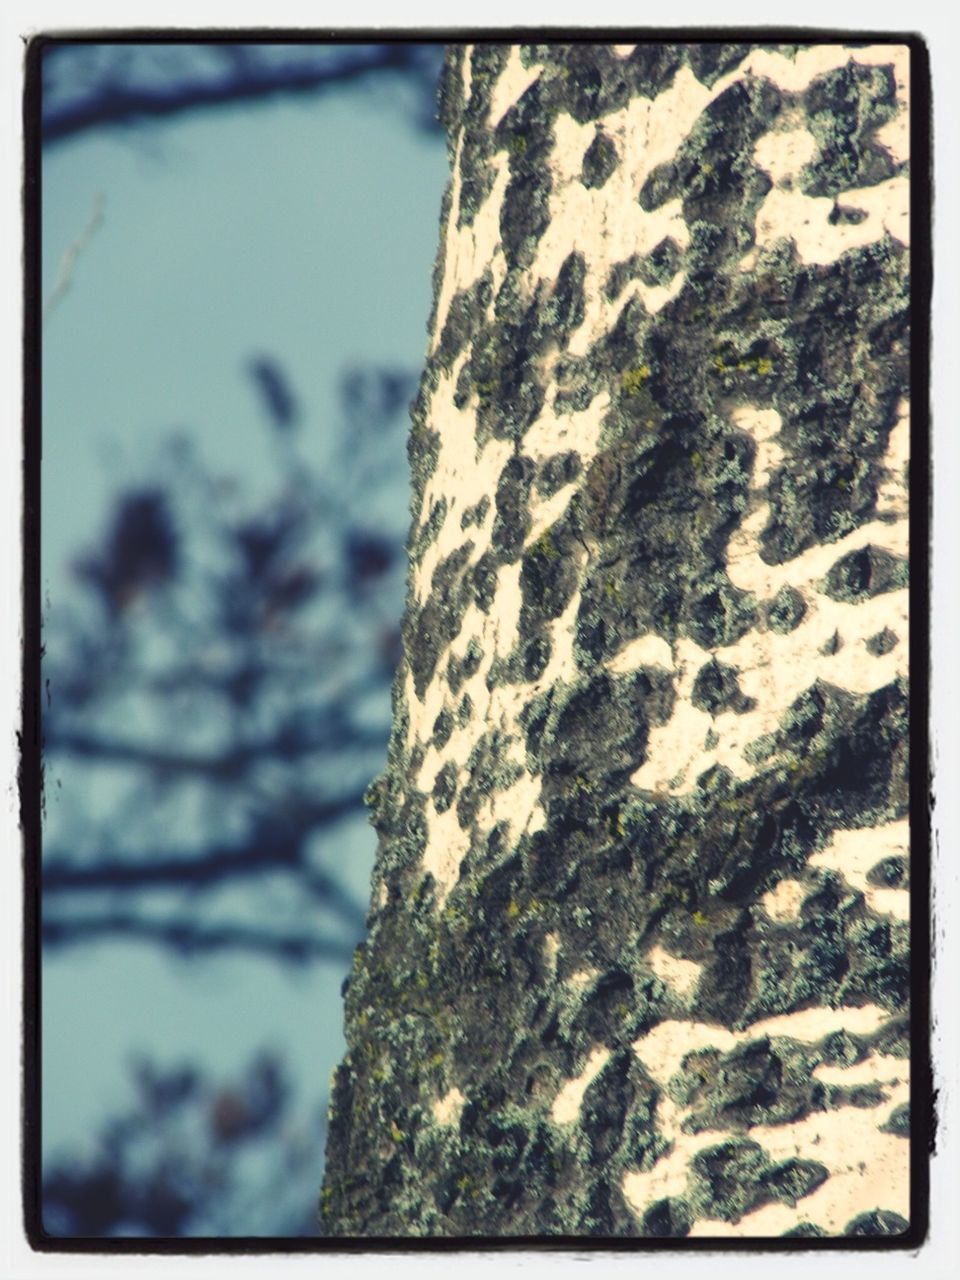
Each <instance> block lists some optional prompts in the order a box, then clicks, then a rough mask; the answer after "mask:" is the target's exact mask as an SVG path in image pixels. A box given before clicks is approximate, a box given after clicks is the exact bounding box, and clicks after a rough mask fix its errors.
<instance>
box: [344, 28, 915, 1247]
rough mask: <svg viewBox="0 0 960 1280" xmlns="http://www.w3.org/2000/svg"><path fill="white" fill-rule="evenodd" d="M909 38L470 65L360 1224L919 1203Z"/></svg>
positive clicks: (377, 896) (570, 1225) (410, 643)
mask: <svg viewBox="0 0 960 1280" xmlns="http://www.w3.org/2000/svg"><path fill="white" fill-rule="evenodd" d="M908 67H909V49H907V48H904V47H902V46H896V45H886V46H872V47H863V46H861V47H855V48H849V49H848V48H843V47H841V46H839V45H822V44H821V45H814V46H795V45H794V46H789V47H787V46H778V47H759V46H749V45H730V44H728V45H719V44H714V45H691V46H671V45H655V44H654V45H638V46H623V47H619V46H618V47H610V46H596V45H533V46H528V47H499V46H491V45H480V46H476V47H474V48H473V49H467V50H463V49H460V48H458V49H454V50H452V51H451V52H450V54H449V56H448V60H447V66H446V69H445V73H444V82H443V85H442V91H441V110H442V115H443V118H444V122H445V125H446V128H447V130H448V138H449V150H450V158H451V162H452V169H453V174H452V180H451V182H450V185H449V188H448V191H447V195H446V197H445V199H444V205H443V211H442V215H441V226H442V242H441V247H440V254H439V259H438V262H437V267H436V271H435V280H434V284H435V301H434V310H433V315H432V318H431V322H430V331H431V335H432V336H431V340H430V348H429V355H428V358H427V362H426V369H425V372H424V374H423V379H422V383H421V387H420V392H419V395H418V398H417V401H416V402H415V404H414V406H413V426H412V431H411V436H410V460H411V467H412V473H413V487H414V494H413V503H412V511H413V525H412V531H411V536H410V544H409V554H410V585H409V595H408V601H407V607H406V616H405V625H404V638H405V657H404V659H403V661H402V662H401V665H400V669H399V671H398V674H397V678H396V683H395V689H394V697H395V718H394V727H393V734H392V739H391V745H390V753H389V763H388V767H387V770H386V772H385V774H384V775H383V777H381V778H380V779H378V780H377V782H376V783H375V784H374V785H373V786H372V787H371V789H370V793H369V796H368V799H369V803H370V805H371V807H372V810H373V821H374V824H375V826H376V828H377V831H378V833H379V849H378V855H377V862H376V867H375V871H374V876H373V897H372V905H371V909H370V917H369V922H370V934H369V938H368V940H367V942H366V943H365V944H364V945H363V946H361V947H360V948H358V951H357V955H356V957H355V963H354V967H353V971H352V974H351V976H350V978H349V980H348V984H347V988H346V1010H347V1011H346V1034H347V1041H348V1052H347V1056H346V1058H345V1060H344V1062H343V1064H342V1065H341V1066H340V1068H339V1069H338V1071H337V1073H336V1076H335V1083H334V1088H333V1095H332V1101H331V1121H330V1137H329V1145H328V1155H327V1160H328V1165H327V1176H326V1183H325V1186H324V1191H323V1195H322V1197H321V1201H322V1203H321V1212H322V1219H323V1223H324V1229H325V1231H327V1232H328V1233H331V1234H335V1235H343V1234H349V1235H356V1236H367V1235H372V1236H384V1235H386V1236H418V1235H419V1236H443V1235H457V1236H471V1235H487V1236H514V1235H518V1234H519V1235H533V1236H550V1235H557V1234H560V1235H568V1236H569V1235H572V1236H594V1235H601V1236H620V1235H645V1236H682V1235H690V1236H715V1237H726V1236H732V1235H749V1236H779V1235H784V1234H786V1235H838V1234H850V1233H853V1234H897V1233H900V1232H903V1231H905V1230H906V1229H907V1225H908V1218H909V1208H908V1202H909V1179H908V1169H909V1160H908V1152H909V1141H908V1121H907V1116H908V1108H907V1103H908V1098H909V1091H908V1083H907V1078H908V1068H909V1058H908V1045H907V1028H908V1022H907V1010H906V1005H907V1000H908V996H909V969H908V936H907V930H908V925H907V902H908V894H907V891H906V885H907V859H908V823H907V814H908V774H907V746H908V741H907V735H908V703H907V686H906V675H907V640H908V634H907V585H906V584H907V578H906V569H907V560H906V552H907V491H906V458H907V450H908V442H909V427H908V416H907V415H908V396H909V362H908V345H907V344H908V333H907V326H908V317H909V311H908V251H907V248H906V244H907V240H908V216H907V214H908V192H909V178H908V176H907V169H906V164H907V155H906V150H907V140H908V129H907V87H908V86H907V81H908Z"/></svg>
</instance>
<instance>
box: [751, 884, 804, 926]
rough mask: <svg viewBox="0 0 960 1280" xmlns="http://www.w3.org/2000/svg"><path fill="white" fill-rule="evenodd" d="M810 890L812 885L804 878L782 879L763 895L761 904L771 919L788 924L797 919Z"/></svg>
mask: <svg viewBox="0 0 960 1280" xmlns="http://www.w3.org/2000/svg"><path fill="white" fill-rule="evenodd" d="M809 892H810V886H809V885H806V884H804V883H803V881H802V880H780V881H779V882H778V883H777V884H776V886H775V887H774V888H773V889H771V890H770V892H769V893H765V894H764V895H763V897H762V898H761V899H760V905H761V906H762V907H763V909H764V911H766V913H767V915H768V916H769V917H770V919H771V920H776V921H777V923H778V924H786V923H787V922H788V921H790V920H796V919H797V917H798V916H799V914H800V907H801V906H802V905H803V900H804V898H805V897H806V896H807V894H808V893H809Z"/></svg>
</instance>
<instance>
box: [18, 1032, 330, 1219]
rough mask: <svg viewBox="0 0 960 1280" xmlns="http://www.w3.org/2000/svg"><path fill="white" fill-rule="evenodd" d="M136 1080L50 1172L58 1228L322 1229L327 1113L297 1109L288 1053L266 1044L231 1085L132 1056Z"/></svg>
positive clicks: (50, 1209)
mask: <svg viewBox="0 0 960 1280" xmlns="http://www.w3.org/2000/svg"><path fill="white" fill-rule="evenodd" d="M131 1076H132V1083H133V1086H134V1088H133V1097H132V1100H131V1102H130V1105H129V1106H128V1107H127V1108H126V1109H125V1110H123V1111H121V1112H119V1113H118V1114H116V1115H114V1116H111V1117H110V1118H109V1119H108V1120H107V1121H106V1122H105V1124H104V1126H103V1127H102V1129H101V1130H100V1132H99V1133H98V1135H97V1136H96V1138H95V1139H94V1140H93V1141H92V1142H91V1143H90V1145H89V1148H88V1150H87V1151H86V1152H84V1153H82V1154H80V1155H75V1154H73V1153H70V1152H66V1153H64V1154H63V1155H61V1156H60V1157H58V1158H56V1159H54V1160H52V1161H51V1162H50V1163H49V1165H48V1167H47V1168H46V1170H45V1175H44V1180H43V1197H44V1222H45V1225H46V1228H47V1231H48V1233H49V1234H50V1235H51V1236H56V1237H77V1236H81V1237H83V1236H86V1237H105V1236H147V1237H153V1238H164V1237H177V1236H235V1235H258V1234H266V1235H277V1234H283V1235H289V1236H305V1235H314V1234H316V1233H317V1230H318V1228H317V1223H316V1211H315V1205H316V1153H317V1151H318V1150H319V1149H322V1142H323V1135H324V1132H325V1117H324V1110H323V1107H322V1106H320V1105H319V1104H317V1105H316V1106H315V1107H314V1108H313V1109H312V1110H308V1111H306V1112H304V1113H302V1114H301V1113H299V1112H297V1111H296V1110H295V1107H294V1104H293V1101H292V1098H293V1095H292V1090H291V1087H290V1083H289V1080H288V1078H287V1073H286V1069H285V1066H284V1062H283V1059H282V1058H281V1057H279V1056H278V1055H277V1054H275V1053H271V1052H268V1051H262V1052H261V1053H259V1054H257V1055H256V1056H255V1057H254V1058H253V1059H252V1060H251V1061H250V1062H249V1063H248V1064H247V1066H246V1068H245V1069H244V1070H243V1072H242V1073H240V1074H239V1075H238V1076H237V1077H236V1078H235V1079H230V1080H226V1081H221V1080H214V1079H212V1078H211V1077H210V1076H208V1075H206V1074H205V1073H203V1072H201V1071H199V1070H198V1069H197V1068H196V1067H194V1066H191V1065H190V1064H188V1063H177V1064H175V1065H172V1066H168V1067H163V1066H159V1065H158V1064H157V1063H155V1062H153V1061H151V1060H150V1059H149V1058H136V1059H134V1060H133V1061H132V1063H131Z"/></svg>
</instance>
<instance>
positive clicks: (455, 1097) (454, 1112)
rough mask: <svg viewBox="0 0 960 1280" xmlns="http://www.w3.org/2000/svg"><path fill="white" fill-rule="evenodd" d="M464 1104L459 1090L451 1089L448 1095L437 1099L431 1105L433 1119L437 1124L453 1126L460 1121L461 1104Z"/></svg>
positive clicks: (464, 1100)
mask: <svg viewBox="0 0 960 1280" xmlns="http://www.w3.org/2000/svg"><path fill="white" fill-rule="evenodd" d="M465 1102H466V1099H465V1098H464V1096H463V1094H462V1093H461V1092H460V1090H459V1089H451V1090H450V1092H449V1093H446V1094H444V1096H443V1097H442V1098H438V1099H437V1100H436V1102H435V1103H434V1104H433V1118H434V1120H436V1122H437V1124H442V1125H454V1124H457V1123H458V1122H459V1120H460V1113H461V1111H463V1104H464V1103H465Z"/></svg>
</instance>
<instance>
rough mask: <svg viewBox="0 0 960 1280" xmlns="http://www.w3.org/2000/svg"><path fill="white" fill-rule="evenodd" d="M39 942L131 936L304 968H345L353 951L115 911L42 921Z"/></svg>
mask: <svg viewBox="0 0 960 1280" xmlns="http://www.w3.org/2000/svg"><path fill="white" fill-rule="evenodd" d="M42 935H43V942H44V943H45V944H46V945H57V946H64V945H70V944H76V943H85V942H91V941H94V940H98V939H104V938H130V939H133V940H136V941H142V942H154V943H161V944H162V945H164V946H166V947H168V948H169V949H170V950H172V951H176V952H179V953H180V954H181V955H185V956H186V955H196V954H197V953H200V952H214V951H244V952H246V953H254V954H260V955H265V956H270V957H272V958H274V959H278V960H285V961H287V962H288V963H291V964H308V963H311V962H312V961H317V960H333V961H336V962H337V963H338V964H349V963H350V960H351V958H352V956H353V947H352V945H350V944H349V943H346V942H341V941H337V940H336V939H333V938H325V937H322V936H320V935H318V934H313V933H293V932H291V931H289V930H286V931H284V933H283V934H277V933H274V932H272V931H271V930H267V929H258V928H256V927H255V926H253V925H237V924H230V925H204V924H198V923H197V922H196V921H193V920H176V919H171V920H149V919H147V918H145V917H144V916H140V915H136V914H134V913H130V912H114V913H108V914H105V915H101V916H79V917H73V918H71V919H69V920H58V919H56V918H55V917H54V918H51V917H50V916H49V914H48V915H47V916H46V917H45V919H44V921H43V930H42Z"/></svg>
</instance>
